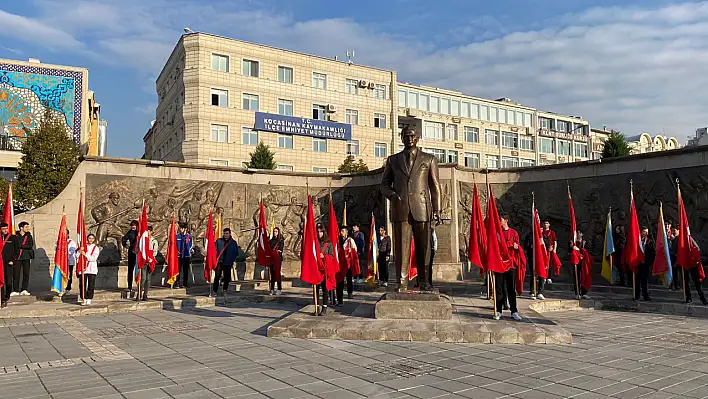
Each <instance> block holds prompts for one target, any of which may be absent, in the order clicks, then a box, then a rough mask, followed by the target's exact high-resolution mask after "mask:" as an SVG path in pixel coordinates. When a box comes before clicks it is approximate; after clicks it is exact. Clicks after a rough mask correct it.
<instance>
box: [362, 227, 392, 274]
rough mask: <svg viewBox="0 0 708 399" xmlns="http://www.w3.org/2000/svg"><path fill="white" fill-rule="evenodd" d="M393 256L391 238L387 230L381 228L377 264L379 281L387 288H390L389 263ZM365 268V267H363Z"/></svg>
mask: <svg viewBox="0 0 708 399" xmlns="http://www.w3.org/2000/svg"><path fill="white" fill-rule="evenodd" d="M390 255H391V237H389V236H388V235H386V229H385V228H384V227H383V226H381V227H379V256H378V258H377V259H376V263H377V264H378V268H379V280H380V281H381V282H382V283H383V285H384V286H385V287H388V261H389V256H390ZM361 267H365V266H363V265H362V266H361Z"/></svg>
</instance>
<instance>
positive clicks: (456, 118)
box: [452, 116, 462, 123]
mask: <svg viewBox="0 0 708 399" xmlns="http://www.w3.org/2000/svg"><path fill="white" fill-rule="evenodd" d="M452 121H453V122H454V123H460V121H462V119H460V118H458V117H456V116H453V117H452Z"/></svg>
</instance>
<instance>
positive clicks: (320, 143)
mask: <svg viewBox="0 0 708 399" xmlns="http://www.w3.org/2000/svg"><path fill="white" fill-rule="evenodd" d="M312 151H314V152H327V140H325V139H316V138H313V139H312Z"/></svg>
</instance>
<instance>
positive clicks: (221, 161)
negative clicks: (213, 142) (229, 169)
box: [209, 158, 229, 166]
mask: <svg viewBox="0 0 708 399" xmlns="http://www.w3.org/2000/svg"><path fill="white" fill-rule="evenodd" d="M209 165H214V166H229V161H227V160H225V159H214V158H211V159H209Z"/></svg>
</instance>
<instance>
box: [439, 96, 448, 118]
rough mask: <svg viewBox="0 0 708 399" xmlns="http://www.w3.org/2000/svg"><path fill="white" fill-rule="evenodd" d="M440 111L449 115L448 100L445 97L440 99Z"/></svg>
mask: <svg viewBox="0 0 708 399" xmlns="http://www.w3.org/2000/svg"><path fill="white" fill-rule="evenodd" d="M440 113H441V114H445V115H450V100H449V99H447V98H441V99H440Z"/></svg>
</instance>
